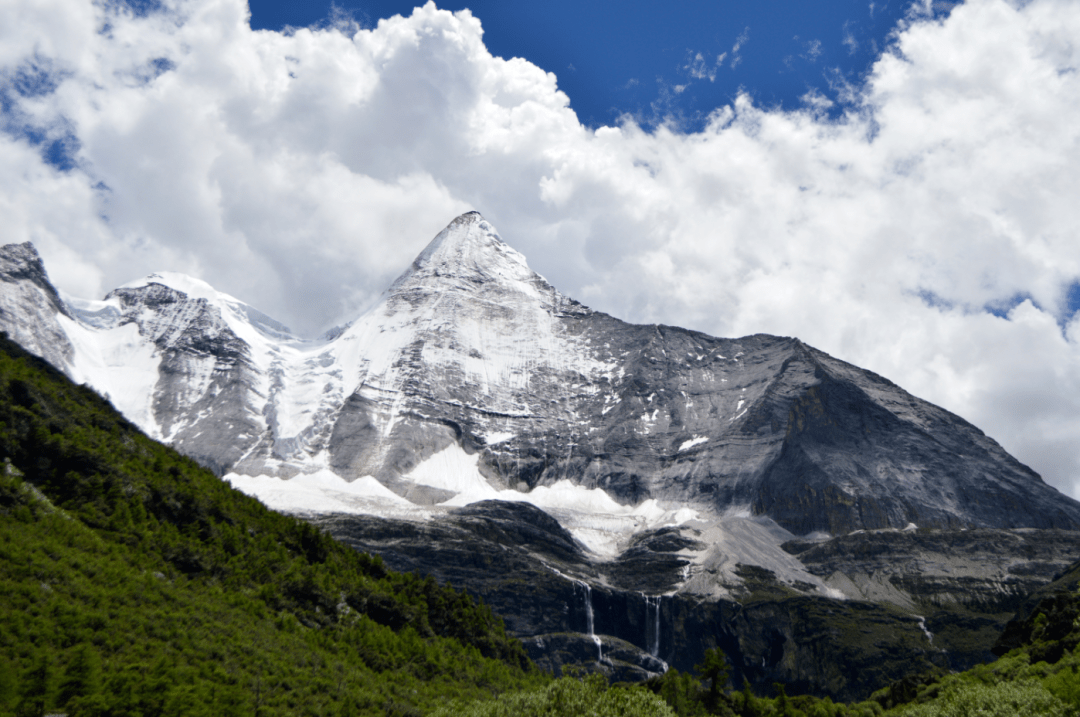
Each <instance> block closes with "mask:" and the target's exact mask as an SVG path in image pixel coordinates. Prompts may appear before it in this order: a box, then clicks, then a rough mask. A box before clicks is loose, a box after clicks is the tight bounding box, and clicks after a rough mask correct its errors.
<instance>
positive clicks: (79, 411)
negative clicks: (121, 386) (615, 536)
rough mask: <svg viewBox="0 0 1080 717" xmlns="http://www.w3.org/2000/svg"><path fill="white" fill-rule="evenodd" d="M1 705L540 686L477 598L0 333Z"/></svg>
mask: <svg viewBox="0 0 1080 717" xmlns="http://www.w3.org/2000/svg"><path fill="white" fill-rule="evenodd" d="M0 460H2V461H3V463H2V465H0V714H20V715H41V714H46V713H49V712H66V713H67V714H69V715H72V716H73V717H77V716H78V715H170V714H176V715H198V714H208V715H210V714H213V715H227V714H237V715H252V714H255V715H260V716H261V715H267V716H269V715H277V714H280V715H286V714H288V715H297V714H299V715H303V714H312V715H315V714H319V715H328V714H329V715H352V714H357V715H364V714H370V715H386V714H399V715H411V714H421V712H422V711H426V710H428V709H430V708H433V707H434V706H435V705H436V704H438V703H440V702H441V701H443V700H445V699H450V698H479V697H485V696H486V697H490V696H492V695H497V694H500V693H502V692H505V691H507V690H520V689H522V688H528V687H535V686H539V685H542V684H545V683H547V682H548V681H549V678H547V677H545V676H544V675H542V674H541V673H539V672H538V671H537V670H536V669H535V668H534V667H533V666H532V665H531V663H530V662H529V660H528V659H527V657H526V655H525V652H524V649H523V648H522V646H521V644H520V642H518V641H517V640H515V639H512V638H511V637H509V636H508V635H507V634H506V632H505V630H504V629H503V625H502V621H501V620H500V619H499V618H498V617H496V616H495V615H494V614H492V612H491V610H490V609H488V608H487V607H486V606H484V605H481V604H479V603H477V602H476V601H474V600H473V599H471V598H470V597H469V596H468V595H466V594H464V593H460V592H457V591H455V590H453V589H451V588H449V587H440V586H439V585H437V584H436V582H435V581H434V580H432V579H430V578H428V579H424V578H420V577H418V576H415V575H401V574H395V573H392V572H390V571H389V570H387V569H386V568H385V567H384V566H383V564H382V561H381V560H380V559H379V558H377V557H375V558H372V557H370V556H368V555H365V554H362V553H359V552H357V551H355V550H353V549H351V548H348V547H346V546H344V545H342V544H339V543H337V542H336V541H334V540H333V539H332V538H330V537H329V536H327V535H325V534H323V533H321V532H320V531H318V530H317V529H315V528H313V527H312V526H311V525H309V524H307V523H305V522H303V521H301V520H298V519H294V518H291V517H287V516H283V515H280V514H277V513H274V512H272V511H270V510H267V509H266V508H265V507H264V506H263V505H262V504H260V503H259V502H258V501H256V500H255V499H252V498H250V497H247V496H245V495H243V494H241V493H239V492H238V491H235V490H233V489H232V488H231V487H229V486H228V485H227V484H225V483H223V482H222V481H221V480H220V479H218V478H217V477H215V476H214V475H213V474H211V473H210V472H208V471H206V470H205V469H203V468H201V467H200V466H198V465H197V464H196V463H195V462H193V461H192V460H190V459H188V458H185V457H184V456H181V455H179V454H178V453H176V452H175V451H173V450H171V449H169V448H167V447H165V446H163V445H161V444H159V443H157V442H155V441H152V440H150V439H149V438H147V437H146V436H144V435H143V434H142V433H141V432H140V431H139V430H138V429H137V428H136V427H135V426H134V425H132V424H131V423H129V422H128V421H127V420H125V419H124V418H123V417H122V416H120V415H119V414H118V413H117V412H116V411H114V410H113V408H112V406H111V405H110V404H109V403H108V402H107V401H106V400H104V399H103V398H101V397H100V396H98V395H97V394H96V393H95V392H94V391H92V390H91V389H89V388H87V387H85V386H75V385H74V384H72V383H71V382H70V381H68V380H67V379H66V377H64V376H63V375H62V374H61V373H59V372H58V371H56V370H55V369H53V368H52V367H51V366H49V365H48V364H47V363H45V362H44V361H42V360H40V359H38V358H36V357H34V356H31V355H29V354H27V353H26V352H24V351H23V350H22V349H21V348H20V347H18V346H17V345H15V344H14V343H12V342H10V341H9V340H8V339H7V338H6V337H0Z"/></svg>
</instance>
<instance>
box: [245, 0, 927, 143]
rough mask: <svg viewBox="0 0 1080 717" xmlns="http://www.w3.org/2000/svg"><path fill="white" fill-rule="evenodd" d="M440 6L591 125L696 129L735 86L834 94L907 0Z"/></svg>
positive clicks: (759, 93) (400, 8)
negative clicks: (471, 23)
mask: <svg viewBox="0 0 1080 717" xmlns="http://www.w3.org/2000/svg"><path fill="white" fill-rule="evenodd" d="M334 5H336V8H337V12H344V13H346V14H348V15H350V16H351V17H352V18H354V19H355V20H356V21H357V22H359V23H360V24H361V25H363V26H365V27H368V28H370V27H374V26H375V24H376V23H377V22H378V20H379V19H380V18H387V17H391V16H393V15H398V14H400V15H405V16H408V15H409V14H411V12H412V9H413V7H414V5H415V3H413V2H399V1H394V0H382V1H380V2H355V0H346V1H345V2H342V3H335V4H334ZM250 6H251V26H252V28H255V29H271V30H281V29H282V28H284V27H285V26H287V25H291V26H296V27H304V26H309V25H316V24H318V23H325V22H326V21H327V20H328V19H329V18H330V17H331V16H332V14H333V13H334V12H335V11H334V10H333V9H332V7H331V3H328V2H288V1H287V2H283V1H281V0H252V1H251V3H250ZM439 7H441V8H444V9H448V10H461V9H464V8H468V9H469V10H471V11H472V13H473V14H474V15H476V16H477V17H478V18H479V19H480V20H481V22H482V23H483V25H484V43H485V44H486V45H487V48H488V49H489V50H490V51H491V53H492V54H494V55H496V56H499V57H505V58H510V57H523V58H525V59H527V60H529V61H530V62H532V63H534V64H536V65H538V66H540V67H541V68H543V69H545V70H547V71H549V72H554V73H555V74H556V75H557V76H558V78H559V88H560V89H561V90H562V91H564V92H566V93H567V95H569V96H570V105H571V107H572V108H573V109H574V111H575V112H576V113H577V115H578V118H579V119H580V120H581V121H582V122H583V123H585V124H587V125H589V126H594V127H595V126H597V125H603V124H612V123H614V122H616V121H617V120H618V118H619V116H620V115H622V114H624V113H629V114H631V115H633V116H635V118H637V119H638V121H639V122H641V123H642V124H645V125H652V124H653V123H655V121H656V120H657V119H662V118H664V117H667V116H671V115H673V116H675V117H677V118H678V119H679V120H680V121H681V122H682V126H683V127H684V128H685V129H697V128H700V126H701V125H702V122H703V119H704V118H705V116H707V115H708V114H709V113H710V112H711V111H713V110H714V109H716V108H717V107H719V106H723V105H725V104H729V103H730V102H731V101H732V100H734V99H735V97H736V95H737V94H738V93H739V92H747V93H749V94H750V95H751V96H753V98H754V99H755V101H756V102H757V103H759V104H762V105H768V106H775V105H781V106H784V107H788V108H792V107H796V106H798V105H799V104H800V103H801V98H802V97H803V96H804V95H805V94H806V93H807V92H809V91H814V92H816V93H818V94H820V95H823V96H825V97H828V98H830V99H832V100H837V99H838V94H839V92H838V90H839V88H840V87H841V86H842V85H843V84H844V83H854V82H858V81H859V80H860V79H861V78H862V76H863V75H864V74H865V73H866V71H867V69H868V68H869V66H870V64H871V63H872V62H873V61H874V60H875V59H877V57H878V56H879V55H880V54H881V51H882V49H884V47H885V46H886V44H887V43H888V42H889V35H890V33H892V32H893V31H894V30H895V29H896V26H897V23H898V22H899V21H900V20H901V19H902V18H903V17H904V14H905V12H906V11H907V8H908V3H904V2H899V1H898V0H893V1H892V2H887V1H881V0H879V1H878V2H867V0H831V1H830V2H806V0H761V1H755V2H745V1H741V2H731V1H730V0H729V1H725V2H718V1H716V0H713V1H712V2H709V1H708V0H682V1H680V2H651V1H645V2H643V1H641V0H635V1H632V2H625V1H620V2H598V1H596V0H593V1H581V0H578V1H577V2H569V1H567V0H550V1H549V2H543V3H538V2H518V1H513V2H506V1H505V0H503V1H499V2H492V1H491V0H477V1H476V2H471V3H461V2H449V3H441V4H440V5H439Z"/></svg>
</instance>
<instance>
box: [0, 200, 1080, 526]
mask: <svg viewBox="0 0 1080 717" xmlns="http://www.w3.org/2000/svg"><path fill="white" fill-rule="evenodd" d="M0 262H2V264H0V271H2V272H3V280H4V282H3V288H4V291H3V293H2V297H0V302H2V303H0V312H2V313H0V320H2V323H3V327H4V328H5V329H6V330H7V331H8V332H9V334H11V335H12V336H13V337H14V338H15V339H16V340H18V341H20V342H21V343H22V344H23V345H24V346H26V347H27V348H29V349H31V350H35V351H37V352H38V353H40V354H42V355H43V356H45V357H46V358H47V359H49V360H51V361H53V362H54V363H56V364H57V365H59V366H61V367H62V368H63V369H64V370H65V371H66V372H67V373H68V374H69V375H70V376H71V377H72V378H73V379H74V380H76V381H78V382H85V383H89V384H90V385H92V386H94V387H95V388H96V389H98V390H99V391H101V392H102V393H103V394H106V395H107V396H108V397H109V398H110V399H111V400H112V401H113V402H114V404H115V405H116V406H117V407H118V408H119V409H120V410H121V411H122V412H123V413H124V414H125V415H126V416H128V417H129V418H130V419H131V420H132V421H134V422H135V423H137V424H138V425H139V426H140V427H142V428H143V429H144V430H145V431H146V432H147V433H149V434H150V435H151V436H154V437H156V438H159V439H161V440H163V441H166V442H169V443H172V444H173V445H175V446H176V447H177V448H179V449H180V450H181V451H183V452H185V453H188V454H189V455H191V456H193V457H195V458H196V459H198V460H199V461H201V462H203V463H204V464H206V465H208V466H210V467H212V468H213V469H214V470H216V471H217V472H218V473H219V474H226V473H231V474H233V475H235V476H237V477H238V478H237V480H238V482H239V483H241V484H243V485H245V486H246V487H247V488H248V489H253V490H257V489H258V488H257V481H256V480H255V477H258V476H262V477H263V478H261V479H260V480H261V481H262V482H264V483H267V485H268V486H270V487H268V488H267V489H266V492H267V493H273V492H274V491H278V492H281V491H284V492H285V493H288V492H290V490H291V491H292V492H293V493H295V494H296V495H295V497H296V499H297V500H298V501H300V503H298V504H297V505H295V506H293V507H294V508H298V509H302V508H314V509H319V508H329V509H342V508H346V509H348V507H349V505H350V504H351V505H353V506H354V507H356V506H359V508H357V509H363V508H364V506H366V505H368V504H369V502H370V501H375V502H376V503H379V502H383V503H386V504H394V505H397V506H398V507H399V508H400V509H406V508H409V507H411V506H419V507H426V506H433V505H444V506H453V505H464V504H468V503H470V502H475V501H476V500H480V499H484V498H504V499H524V500H528V501H531V502H534V503H536V504H538V505H540V506H541V507H554V508H558V507H568V508H581V507H583V506H589V505H593V506H595V507H596V508H598V509H599V510H600V512H609V513H615V514H620V513H621V514H626V515H635V511H636V515H637V517H639V518H641V520H643V521H645V522H647V521H648V518H649V516H658V515H661V514H664V515H667V516H668V518H669V519H670V518H671V516H670V515H668V514H673V513H675V512H678V511H683V515H684V516H690V515H692V514H695V513H696V514H698V515H699V516H706V515H713V516H720V515H724V514H737V513H739V512H743V513H745V514H747V515H765V516H769V517H770V518H772V519H773V520H774V521H776V523H778V524H779V525H780V526H782V527H784V528H785V529H787V530H789V531H791V532H793V533H796V534H806V533H810V532H813V531H823V532H827V533H832V534H836V533H845V532H849V531H851V530H855V529H860V528H887V527H892V528H903V527H905V526H907V525H909V524H912V523H913V524H916V525H919V526H923V527H934V526H937V527H946V526H956V527H960V526H972V527H975V526H983V527H1022V526H1028V527H1068V528H1075V527H1080V505H1078V504H1077V503H1075V502H1074V501H1071V500H1069V499H1067V498H1065V497H1063V496H1061V495H1060V494H1058V493H1057V491H1055V490H1054V489H1052V488H1050V487H1049V486H1047V485H1045V484H1044V483H1043V482H1042V481H1041V479H1040V478H1039V477H1038V476H1037V475H1036V474H1035V473H1033V472H1032V471H1031V470H1030V469H1028V468H1027V467H1025V466H1023V465H1021V464H1020V463H1019V462H1017V461H1016V460H1014V459H1013V458H1012V457H1010V456H1009V455H1008V454H1007V453H1006V452H1005V451H1004V450H1003V449H1002V448H1001V447H1000V446H998V444H997V443H995V442H994V441H993V440H991V439H990V438H988V437H987V436H985V435H984V434H982V432H980V431H979V430H978V429H977V428H975V427H974V426H971V425H970V424H967V423H966V422H964V421H963V420H962V419H960V418H958V417H957V416H954V415H952V414H949V413H948V412H946V411H944V410H942V409H940V408H937V407H935V406H933V405H931V404H929V403H927V402H925V401H921V400H919V399H917V398H915V397H913V396H911V395H910V394H907V393H906V392H904V391H903V390H902V389H900V388H899V387H897V386H895V385H893V384H892V383H890V382H889V381H887V380H885V379H883V378H881V377H879V376H876V375H874V374H872V373H869V372H867V371H863V370H861V369H858V368H856V367H854V366H851V365H849V364H845V363H843V362H842V361H838V360H836V359H834V358H832V357H829V356H827V355H825V354H823V353H822V352H820V351H817V350H815V349H813V348H811V347H808V346H806V345H804V344H803V343H801V342H800V341H798V340H797V339H789V338H781V337H773V336H764V335H758V336H749V337H745V338H742V339H718V338H713V337H710V336H706V335H704V334H700V333H697V332H693V331H687V330H683V329H679V328H673V327H667V326H638V325H631V324H627V323H624V322H622V321H619V320H617V319H614V318H612V317H610V316H607V315H605V314H602V313H599V312H595V311H592V310H590V309H588V308H586V307H584V306H582V305H581V304H579V303H577V302H576V301H574V300H572V299H569V298H567V297H565V296H563V295H562V294H560V293H559V292H558V291H556V290H555V289H554V288H553V287H552V286H551V285H550V284H548V283H547V282H546V281H545V280H544V279H543V278H542V277H540V276H539V275H537V274H536V273H534V272H533V271H532V270H530V269H529V267H528V265H527V264H526V261H525V258H524V257H523V256H522V255H521V254H519V253H518V252H516V251H514V250H513V249H512V248H511V247H509V246H508V245H507V244H505V243H504V242H503V241H502V239H501V238H500V237H499V236H498V234H497V233H496V231H495V229H494V228H493V227H492V226H491V225H490V224H489V223H488V222H486V221H485V220H484V219H483V218H482V217H481V216H480V215H479V214H477V213H475V212H474V213H469V214H465V215H463V216H461V217H458V218H457V219H455V220H454V221H453V222H452V223H451V224H450V225H449V226H448V227H447V228H446V229H445V230H444V231H443V232H441V233H440V234H439V235H438V236H437V237H436V238H435V239H434V240H433V241H432V242H431V243H430V244H429V245H428V246H427V248H426V249H424V250H423V252H421V254H420V255H419V256H418V257H417V259H416V261H415V262H414V263H413V265H412V266H411V267H409V268H408V270H406V271H405V273H404V274H402V275H401V277H400V278H398V280H397V281H395V282H394V284H393V285H392V286H391V287H390V288H389V289H388V290H387V291H386V293H385V294H384V295H383V297H382V299H381V301H380V302H379V303H378V304H377V305H376V306H375V307H374V308H372V309H371V310H370V311H368V312H367V313H365V314H364V315H363V316H361V317H359V318H358V319H357V320H355V321H354V322H352V323H351V324H350V325H349V326H347V327H345V328H344V329H343V330H341V331H339V332H336V335H332V336H330V337H326V338H323V339H321V340H315V341H304V340H300V339H298V338H297V337H295V336H293V335H291V334H290V333H289V331H288V329H287V328H286V327H284V326H282V325H281V324H279V323H277V322H275V321H273V320H272V319H269V318H268V317H266V316H264V315H263V314H261V313H259V312H258V311H256V310H255V309H253V308H252V307H250V306H248V305H246V304H244V303H243V302H241V301H239V300H237V299H235V298H233V297H231V296H228V295H226V294H222V293H220V292H217V291H215V290H214V289H213V288H211V287H210V286H209V285H207V284H205V283H203V282H201V281H198V280H196V279H192V278H189V277H186V276H182V275H178V274H170V273H161V274H152V275H150V276H148V277H146V278H144V279H142V280H139V281H135V282H132V283H130V284H127V285H125V286H122V287H120V288H118V289H116V290H114V291H113V292H111V293H110V294H109V295H108V296H106V297H105V299H104V300H102V301H85V300H79V299H74V298H66V299H62V298H61V297H60V296H59V294H58V293H57V292H56V290H55V289H53V287H52V285H51V284H50V283H49V282H48V279H47V277H46V275H45V272H44V268H43V267H42V265H41V261H40V259H39V258H38V257H37V255H36V252H35V251H34V250H33V248H32V247H31V246H30V245H26V244H24V245H20V246H14V245H13V246H9V247H6V248H5V249H4V253H3V256H2V257H0ZM298 476H299V477H301V478H300V480H299V482H298V483H297V484H296V485H295V486H293V487H292V488H290V487H289V486H284V485H281V482H280V481H275V482H269V481H268V478H267V477H277V478H286V479H296V478H297V477H298ZM304 476H307V477H306V478H304ZM245 477H247V478H245ZM357 481H360V482H359V483H357ZM319 486H323V488H324V490H322V491H319V490H318V487H319ZM301 487H303V490H301ZM312 490H315V491H316V492H315V493H312ZM328 490H329V493H331V494H332V493H334V492H336V493H337V494H338V496H337V498H327V499H326V501H327V502H326V503H325V504H319V503H318V502H315V503H312V504H308V503H310V500H311V496H312V495H319V494H320V493H321V494H323V495H326V494H327V492H328ZM305 496H307V497H305ZM357 501H359V503H358V502H357ZM1005 506H1007V508H1005Z"/></svg>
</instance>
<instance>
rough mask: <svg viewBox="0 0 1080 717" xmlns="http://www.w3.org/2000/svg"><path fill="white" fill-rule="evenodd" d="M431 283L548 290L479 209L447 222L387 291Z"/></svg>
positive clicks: (444, 285) (520, 255)
mask: <svg viewBox="0 0 1080 717" xmlns="http://www.w3.org/2000/svg"><path fill="white" fill-rule="evenodd" d="M432 282H434V284H436V285H441V288H442V289H449V288H459V289H470V288H475V287H477V286H479V285H483V284H487V283H489V282H498V283H501V284H507V283H510V284H513V283H523V284H529V285H533V286H534V287H537V288H539V287H544V288H547V289H548V290H550V285H548V283H547V282H546V281H545V280H544V279H543V278H542V277H541V276H540V275H539V274H537V273H536V272H534V271H533V270H532V269H530V268H529V265H528V263H527V262H526V261H525V257H524V256H523V255H522V254H521V253H520V252H518V251H516V250H515V249H513V248H512V247H511V246H510V245H508V244H507V243H506V242H504V241H503V240H502V237H500V236H499V232H498V231H497V230H496V229H495V227H493V226H492V225H491V224H490V223H489V222H488V221H487V220H486V219H484V217H482V216H481V215H480V213H479V212H475V211H474V212H467V213H465V214H462V215H461V216H459V217H457V218H456V219H454V220H453V221H452V222H450V224H449V225H447V227H446V228H445V229H443V230H442V231H441V232H439V234H438V236H436V237H435V238H434V239H432V240H431V242H430V243H429V244H428V245H427V246H426V247H425V248H424V250H423V251H421V252H420V254H419V255H418V256H417V257H416V260H415V261H413V263H412V265H411V266H410V267H409V268H408V269H407V270H406V271H405V273H404V274H402V275H401V276H400V277H398V279H397V281H395V282H394V283H393V285H392V286H391V287H390V292H391V293H397V292H400V291H403V290H408V289H409V288H410V287H413V286H417V285H419V284H423V285H424V286H425V287H426V288H427V289H428V290H430V289H431V287H432Z"/></svg>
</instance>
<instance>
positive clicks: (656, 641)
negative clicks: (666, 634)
mask: <svg viewBox="0 0 1080 717" xmlns="http://www.w3.org/2000/svg"><path fill="white" fill-rule="evenodd" d="M642 597H643V598H645V641H646V643H648V646H649V654H650V655H652V656H653V657H659V656H660V599H661V597H662V596H661V595H655V596H649V595H645V594H644V593H643V594H642ZM650 617H652V620H650V619H649V618H650ZM650 623H651V627H652V630H650V629H649V627H650Z"/></svg>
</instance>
